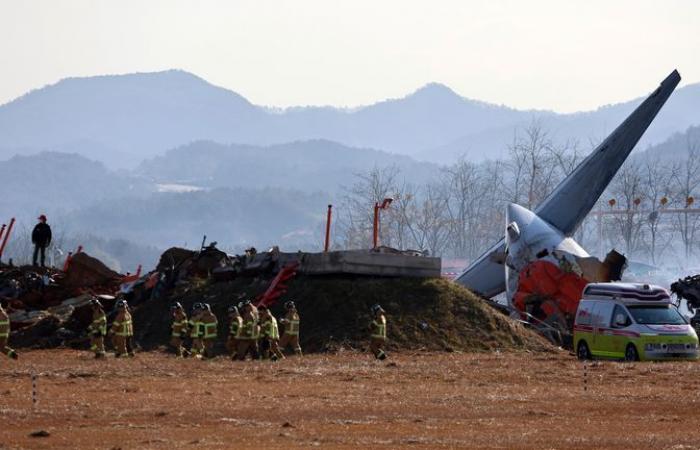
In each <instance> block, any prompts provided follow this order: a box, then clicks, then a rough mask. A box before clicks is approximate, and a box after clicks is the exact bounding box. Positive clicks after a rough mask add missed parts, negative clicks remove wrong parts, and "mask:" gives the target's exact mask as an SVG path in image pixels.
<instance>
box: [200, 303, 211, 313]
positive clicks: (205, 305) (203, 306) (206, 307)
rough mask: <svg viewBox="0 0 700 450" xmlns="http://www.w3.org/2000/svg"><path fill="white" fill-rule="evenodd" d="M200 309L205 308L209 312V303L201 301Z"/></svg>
mask: <svg viewBox="0 0 700 450" xmlns="http://www.w3.org/2000/svg"><path fill="white" fill-rule="evenodd" d="M202 309H206V310H207V311H209V312H211V305H210V304H209V303H202Z"/></svg>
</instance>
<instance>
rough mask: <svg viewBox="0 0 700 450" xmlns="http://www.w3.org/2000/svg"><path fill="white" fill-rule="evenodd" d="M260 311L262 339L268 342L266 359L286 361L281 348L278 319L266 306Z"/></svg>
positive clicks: (260, 308) (264, 356) (264, 355)
mask: <svg viewBox="0 0 700 450" xmlns="http://www.w3.org/2000/svg"><path fill="white" fill-rule="evenodd" d="M258 310H259V311H260V328H261V335H262V339H264V340H265V341H266V345H265V353H264V354H263V358H264V359H268V358H270V359H271V360H272V361H277V360H278V359H284V355H283V354H282V352H281V351H280V348H279V340H280V332H279V328H278V326H277V319H275V316H273V315H272V313H271V312H270V310H269V309H268V308H267V307H266V306H261V307H259V308H258Z"/></svg>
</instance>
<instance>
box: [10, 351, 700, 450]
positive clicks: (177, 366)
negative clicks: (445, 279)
mask: <svg viewBox="0 0 700 450" xmlns="http://www.w3.org/2000/svg"><path fill="white" fill-rule="evenodd" d="M582 367H583V365H582V364H581V363H580V362H578V361H576V360H575V359H574V358H573V357H572V356H570V355H568V354H566V353H545V354H543V353H539V354H537V353H467V354H460V353H444V352H434V353H408V352H402V353H401V354H398V353H396V354H393V355H392V359H391V360H390V361H389V362H377V361H374V360H371V359H370V358H369V356H368V355H366V354H358V353H354V352H347V351H346V352H341V353H339V354H334V355H322V354H321V355H311V356H308V357H304V358H303V359H293V358H290V359H287V360H285V361H282V362H279V363H269V362H245V363H233V362H230V361H228V360H226V359H224V358H218V359H215V360H212V361H196V360H177V359H175V358H173V357H171V356H169V355H167V354H164V353H159V352H152V353H141V354H139V355H137V357H136V358H135V359H119V360H117V359H113V358H109V359H107V360H103V361H100V360H97V361H96V360H93V359H92V358H91V357H90V356H89V355H88V354H86V353H83V352H78V351H74V350H41V351H31V352H26V353H24V354H22V355H21V360H19V361H10V360H7V359H2V360H0V448H2V449H6V448H12V449H14V448H32V449H42V448H100V449H111V448H122V449H127V448H128V449H131V448H138V449H144V448H154V449H170V448H258V449H260V448H264V449H270V448H285V449H288V448H292V447H309V446H319V447H322V448H348V449H349V448H360V447H363V448H532V449H547V448H571V449H587V448H591V449H593V448H613V447H617V448H634V449H647V448H648V449H677V450H681V449H690V448H700V434H698V432H697V426H698V424H699V423H700V414H699V413H698V411H700V408H699V405H700V364H699V363H692V362H682V363H680V362H679V363H663V364H650V363H636V364H623V363H615V362H598V363H592V364H590V363H589V365H588V380H589V383H588V391H587V392H584V389H583V371H582ZM32 369H33V370H35V371H36V373H38V374H39V376H38V390H39V403H38V405H37V407H36V410H35V411H32V406H31V400H30V392H31V382H30V373H31V371H32ZM285 424H287V425H285ZM37 430H45V431H48V432H49V433H50V436H48V437H29V434H30V433H31V432H34V431H37Z"/></svg>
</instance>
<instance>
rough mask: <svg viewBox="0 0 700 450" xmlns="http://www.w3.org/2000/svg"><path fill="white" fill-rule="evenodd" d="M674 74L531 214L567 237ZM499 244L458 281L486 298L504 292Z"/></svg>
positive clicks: (661, 98) (638, 133) (654, 110)
mask: <svg viewBox="0 0 700 450" xmlns="http://www.w3.org/2000/svg"><path fill="white" fill-rule="evenodd" d="M680 80H681V77H680V75H679V74H678V72H677V71H675V70H674V71H673V72H672V73H671V74H670V75H669V76H668V77H666V79H665V80H664V81H662V82H661V85H660V86H659V88H658V89H656V90H655V91H654V92H653V93H652V94H651V95H650V96H649V97H648V98H647V99H646V100H644V102H642V104H641V105H639V106H638V107H637V108H636V109H635V110H634V111H633V112H632V114H630V115H629V117H627V119H625V121H624V122H622V124H620V126H618V127H617V128H616V129H615V131H613V132H612V133H611V134H610V136H608V137H607V138H606V139H605V140H604V141H603V142H602V143H601V144H600V145H599V146H598V148H596V149H595V150H594V151H593V152H592V153H591V154H590V155H588V157H587V158H586V159H584V160H583V161H582V162H581V164H579V165H578V167H577V168H576V170H574V172H573V173H572V174H571V175H569V176H568V177H566V178H565V179H564V180H563V181H562V182H561V183H560V184H559V186H557V188H556V189H555V190H554V191H553V192H552V193H551V194H550V195H549V196H548V197H547V198H546V199H545V200H544V201H543V202H542V204H541V205H539V207H538V208H537V209H536V210H535V213H536V214H537V215H538V216H539V217H540V218H541V219H543V220H545V221H546V222H548V223H549V224H550V225H552V226H553V227H554V228H556V229H557V230H559V231H561V232H562V233H563V234H564V235H567V236H571V235H572V234H573V233H574V232H575V231H576V229H577V228H578V226H579V225H580V224H581V222H582V221H583V219H584V218H585V217H586V216H587V215H588V213H590V212H591V210H592V209H593V207H594V206H595V204H596V202H597V201H598V198H599V197H600V196H601V195H602V193H603V191H605V189H606V188H607V186H608V184H610V181H611V180H612V179H613V177H614V176H615V174H616V173H617V172H618V170H619V169H620V167H621V166H622V164H623V163H624V162H625V160H626V159H627V157H628V156H629V154H630V152H631V151H632V149H633V148H634V146H635V145H636V144H637V142H639V139H640V138H641V137H642V135H643V134H644V132H645V131H646V129H647V128H648V127H649V124H651V122H652V121H653V120H654V118H655V117H656V114H657V113H658V112H659V110H660V109H661V107H662V106H663V105H664V103H666V100H668V97H669V96H670V95H671V93H672V92H673V90H674V89H675V88H676V86H677V85H678V83H679V82H680ZM504 250H505V244H504V241H503V239H501V240H500V241H499V242H497V243H495V244H494V246H493V247H491V248H490V249H489V250H488V251H487V252H486V253H484V254H483V255H482V256H481V257H479V259H477V260H476V261H475V262H473V263H472V264H471V265H470V266H469V267H468V268H467V269H466V270H465V271H464V272H463V273H462V274H461V275H460V276H459V277H457V282H458V283H460V284H462V285H464V286H466V287H467V288H469V289H471V290H473V291H475V292H478V293H480V294H481V295H484V296H487V297H493V296H494V295H498V294H500V293H501V292H503V291H504V290H505V268H504V266H503V265H502V260H503V252H504Z"/></svg>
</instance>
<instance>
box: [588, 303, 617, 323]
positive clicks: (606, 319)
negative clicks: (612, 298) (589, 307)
mask: <svg viewBox="0 0 700 450" xmlns="http://www.w3.org/2000/svg"><path fill="white" fill-rule="evenodd" d="M614 306H615V304H614V303H609V302H598V304H597V305H596V307H595V311H593V325H594V326H597V327H602V328H607V327H609V326H610V319H611V318H612V312H613V307H614Z"/></svg>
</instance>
